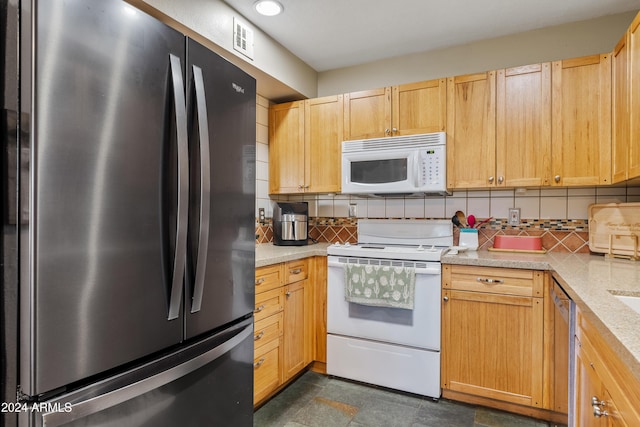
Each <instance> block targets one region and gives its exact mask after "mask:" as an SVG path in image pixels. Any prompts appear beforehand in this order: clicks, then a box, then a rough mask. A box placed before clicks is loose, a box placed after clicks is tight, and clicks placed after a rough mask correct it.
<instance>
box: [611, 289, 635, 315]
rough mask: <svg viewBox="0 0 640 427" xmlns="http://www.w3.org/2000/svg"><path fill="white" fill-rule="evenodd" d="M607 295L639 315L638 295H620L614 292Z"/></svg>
mask: <svg viewBox="0 0 640 427" xmlns="http://www.w3.org/2000/svg"><path fill="white" fill-rule="evenodd" d="M609 293H610V294H611V295H613V296H614V297H616V298H618V300H619V301H622V302H623V303H625V304H626V305H627V306H629V307H630V308H631V309H632V310H633V311H635V312H636V313H638V314H640V293H639V294H636V295H620V294H619V293H618V292H616V291H609Z"/></svg>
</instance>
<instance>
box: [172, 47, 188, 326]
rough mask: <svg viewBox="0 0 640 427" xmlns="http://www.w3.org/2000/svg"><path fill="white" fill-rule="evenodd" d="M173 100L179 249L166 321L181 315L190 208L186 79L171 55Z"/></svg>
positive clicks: (177, 243)
mask: <svg viewBox="0 0 640 427" xmlns="http://www.w3.org/2000/svg"><path fill="white" fill-rule="evenodd" d="M169 58H170V62H171V77H172V83H173V100H174V104H175V113H176V133H177V145H178V150H177V151H178V215H177V225H176V248H175V254H174V259H173V278H172V280H171V294H170V296H169V313H168V317H167V320H174V319H177V318H178V315H179V314H180V303H181V301H182V288H183V278H184V270H185V263H186V254H187V221H188V208H189V204H188V203H189V152H188V150H189V147H188V140H187V138H188V137H187V104H186V102H185V95H184V80H183V78H182V66H181V65H180V58H179V57H177V56H175V55H172V54H170V55H169Z"/></svg>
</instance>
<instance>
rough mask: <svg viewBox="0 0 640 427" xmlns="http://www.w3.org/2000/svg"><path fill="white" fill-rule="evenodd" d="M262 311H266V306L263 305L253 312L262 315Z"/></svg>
mask: <svg viewBox="0 0 640 427" xmlns="http://www.w3.org/2000/svg"><path fill="white" fill-rule="evenodd" d="M262 310H264V304H263V305H261V306H260V307H256V309H255V310H253V312H254V313H260V312H261V311H262Z"/></svg>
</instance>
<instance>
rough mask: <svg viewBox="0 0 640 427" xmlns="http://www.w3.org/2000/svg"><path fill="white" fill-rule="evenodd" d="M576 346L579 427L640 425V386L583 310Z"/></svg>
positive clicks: (577, 331)
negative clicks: (584, 314)
mask: <svg viewBox="0 0 640 427" xmlns="http://www.w3.org/2000/svg"><path fill="white" fill-rule="evenodd" d="M575 344H576V355H575V365H576V366H575V373H576V384H575V390H576V414H575V425H576V426H580V427H617V426H629V427H631V426H638V425H640V382H639V381H637V379H636V378H635V377H634V376H633V374H632V373H631V372H629V371H628V368H627V367H626V365H625V364H624V363H623V362H622V361H621V360H620V358H619V357H618V356H617V355H616V354H615V353H614V352H613V351H612V349H611V347H610V346H609V345H608V344H607V343H606V342H605V341H604V339H603V338H602V336H601V335H600V333H599V332H598V331H597V330H596V329H595V328H594V327H593V325H592V324H591V323H590V322H589V321H588V320H587V319H586V318H585V317H584V316H583V315H582V313H581V312H580V310H579V309H578V313H577V317H576V339H575Z"/></svg>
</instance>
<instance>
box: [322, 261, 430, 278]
mask: <svg viewBox="0 0 640 427" xmlns="http://www.w3.org/2000/svg"><path fill="white" fill-rule="evenodd" d="M345 265H347V263H344V262H340V261H331V260H330V261H328V262H327V266H328V267H338V268H343V267H344V266H345ZM362 265H364V264H362ZM441 273H442V270H441V268H440V264H438V267H437V268H436V267H426V268H416V274H434V275H435V274H441Z"/></svg>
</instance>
